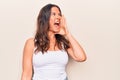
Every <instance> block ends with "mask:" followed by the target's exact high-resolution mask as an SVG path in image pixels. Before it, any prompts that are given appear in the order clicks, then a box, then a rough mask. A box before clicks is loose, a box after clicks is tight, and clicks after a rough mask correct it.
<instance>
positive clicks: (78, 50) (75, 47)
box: [59, 16, 86, 61]
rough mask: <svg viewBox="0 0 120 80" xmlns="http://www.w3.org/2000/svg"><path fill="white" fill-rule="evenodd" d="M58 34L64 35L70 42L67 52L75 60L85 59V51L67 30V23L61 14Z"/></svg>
mask: <svg viewBox="0 0 120 80" xmlns="http://www.w3.org/2000/svg"><path fill="white" fill-rule="evenodd" d="M59 34H62V35H65V36H66V37H67V39H68V40H69V42H70V48H69V49H68V50H67V51H68V54H69V55H70V56H71V57H72V58H73V59H74V60H76V61H85V60H86V54H85V51H84V50H83V48H82V46H81V45H80V44H79V43H78V42H77V41H76V39H75V38H74V37H73V36H72V35H71V34H70V33H69V31H68V30H67V24H66V21H65V18H64V16H62V18H61V30H60V32H59Z"/></svg>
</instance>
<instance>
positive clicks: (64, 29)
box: [58, 15, 69, 35]
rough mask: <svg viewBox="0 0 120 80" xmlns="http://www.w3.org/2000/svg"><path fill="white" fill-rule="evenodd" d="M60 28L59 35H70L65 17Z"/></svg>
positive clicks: (62, 18)
mask: <svg viewBox="0 0 120 80" xmlns="http://www.w3.org/2000/svg"><path fill="white" fill-rule="evenodd" d="M60 27H61V28H60V31H59V32H58V34H61V35H67V34H68V33H69V32H68V29H67V24H66V20H65V17H64V16H63V15H62V17H61V21H60Z"/></svg>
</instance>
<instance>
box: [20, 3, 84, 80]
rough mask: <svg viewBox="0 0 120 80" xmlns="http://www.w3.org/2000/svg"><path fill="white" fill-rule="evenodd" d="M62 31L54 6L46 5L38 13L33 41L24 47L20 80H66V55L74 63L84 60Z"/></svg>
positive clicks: (64, 28)
mask: <svg viewBox="0 0 120 80" xmlns="http://www.w3.org/2000/svg"><path fill="white" fill-rule="evenodd" d="M66 27H67V25H66V21H65V18H64V16H63V15H62V13H61V10H60V8H59V7H58V6H57V5H55V4H47V5H46V6H44V7H43V8H42V9H41V10H40V13H39V15H38V18H37V30H36V34H35V37H34V38H30V39H28V40H27V41H26V43H25V46H24V51H23V72H22V78H21V79H22V80H31V79H32V80H67V75H66V72H65V67H66V64H67V62H68V55H69V56H71V57H72V58H73V59H74V60H75V61H85V60H86V55H85V52H84V50H83V49H82V47H81V46H80V44H79V43H78V42H77V41H76V40H75V38H73V36H72V35H71V33H70V32H69V31H68V30H67V28H66Z"/></svg>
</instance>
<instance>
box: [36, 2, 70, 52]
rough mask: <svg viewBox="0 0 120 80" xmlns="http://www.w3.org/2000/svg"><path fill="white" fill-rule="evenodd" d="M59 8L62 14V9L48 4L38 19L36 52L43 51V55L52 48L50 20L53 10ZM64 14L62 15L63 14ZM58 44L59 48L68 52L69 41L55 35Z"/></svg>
mask: <svg viewBox="0 0 120 80" xmlns="http://www.w3.org/2000/svg"><path fill="white" fill-rule="evenodd" d="M52 7H57V8H58V9H59V11H60V13H61V10H60V8H59V7H58V6H57V5H55V4H47V5H46V6H44V7H43V8H42V9H41V10H40V12H39V15H38V17H37V30H36V34H35V38H34V44H35V47H36V48H35V52H39V51H41V52H42V53H44V52H46V51H47V50H48V49H49V47H50V40H49V37H48V31H49V19H50V15H51V8H52ZM61 14H62V13H61ZM55 38H56V43H57V46H58V48H59V49H60V50H61V49H64V50H66V51H67V49H68V48H69V47H70V46H69V41H68V40H67V39H66V38H65V37H64V36H63V35H60V34H56V35H55Z"/></svg>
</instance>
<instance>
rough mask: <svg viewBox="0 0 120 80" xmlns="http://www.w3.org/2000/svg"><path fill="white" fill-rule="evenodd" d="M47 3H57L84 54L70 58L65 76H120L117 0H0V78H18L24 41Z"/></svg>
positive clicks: (86, 79) (95, 79)
mask: <svg viewBox="0 0 120 80" xmlns="http://www.w3.org/2000/svg"><path fill="white" fill-rule="evenodd" d="M48 3H55V4H57V5H59V6H60V8H61V10H62V12H63V14H64V15H65V17H66V19H67V23H68V27H69V30H70V32H71V33H72V34H73V36H74V37H75V38H76V39H77V40H78V42H79V43H80V44H81V45H82V47H83V48H84V49H85V52H86V54H87V57H88V59H87V61H86V62H82V63H78V62H75V61H73V60H70V63H69V64H68V67H67V73H68V77H69V80H120V77H119V75H120V50H119V49H120V5H119V4H120V0H0V80H20V77H21V71H22V54H23V53H22V51H23V46H24V43H25V41H26V39H28V38H30V37H32V36H33V35H34V32H35V29H36V18H37V15H38V13H39V11H40V9H41V8H42V7H43V6H44V5H46V4H48Z"/></svg>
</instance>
